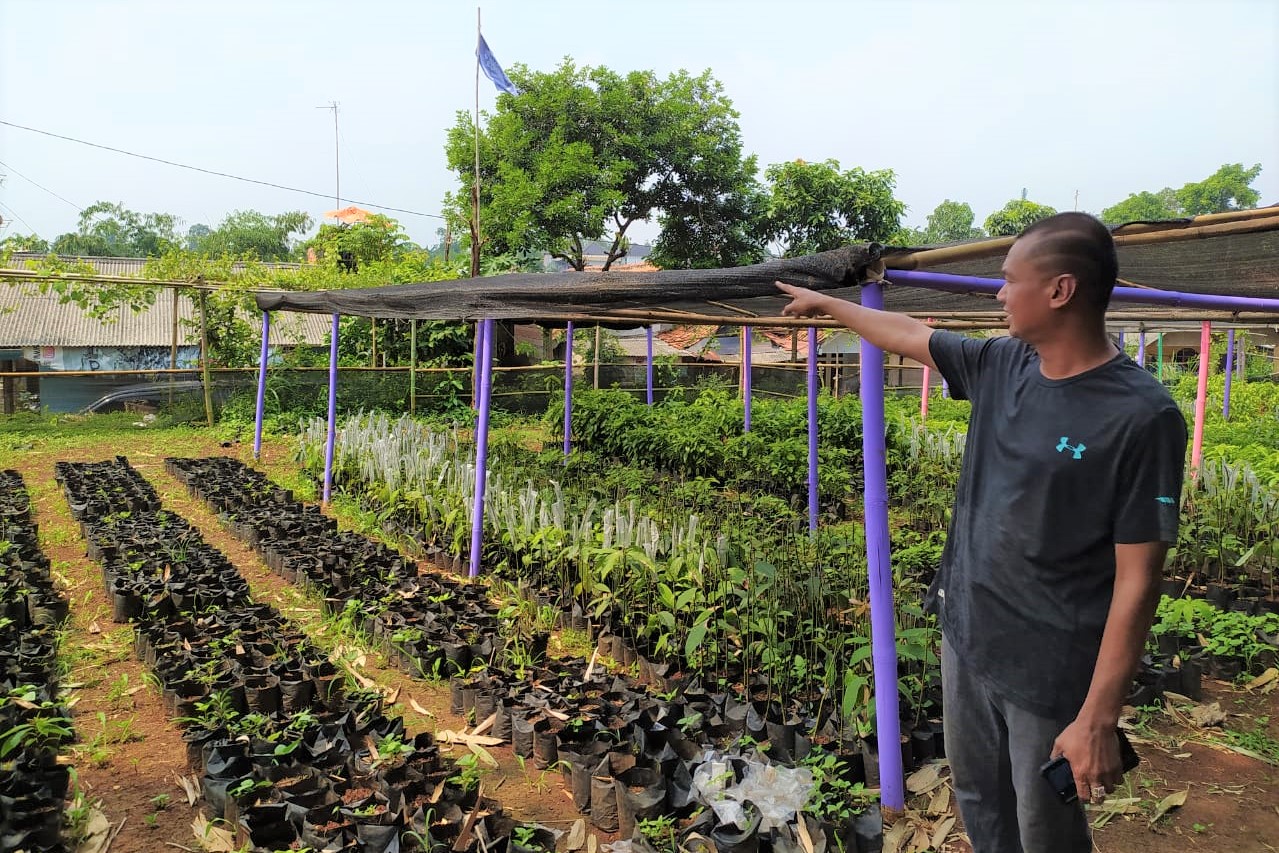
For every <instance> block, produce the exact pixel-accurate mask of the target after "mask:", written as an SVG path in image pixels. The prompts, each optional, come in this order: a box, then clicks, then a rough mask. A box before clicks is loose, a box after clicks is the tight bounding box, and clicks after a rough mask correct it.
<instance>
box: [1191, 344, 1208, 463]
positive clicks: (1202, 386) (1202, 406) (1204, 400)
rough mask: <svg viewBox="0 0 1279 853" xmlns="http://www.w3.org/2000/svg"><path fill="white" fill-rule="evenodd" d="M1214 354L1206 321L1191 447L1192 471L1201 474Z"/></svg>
mask: <svg viewBox="0 0 1279 853" xmlns="http://www.w3.org/2000/svg"><path fill="white" fill-rule="evenodd" d="M1211 352H1212V323H1210V322H1208V321H1207V320H1204V322H1203V326H1202V327H1201V328H1200V330H1199V389H1198V391H1197V393H1196V394H1195V437H1194V441H1193V442H1192V444H1191V446H1190V471H1191V474H1192V476H1193V475H1197V474H1198V473H1199V465H1200V463H1201V462H1203V454H1204V414H1205V411H1206V409H1207V406H1208V368H1209V364H1208V359H1209V357H1210V354H1211Z"/></svg>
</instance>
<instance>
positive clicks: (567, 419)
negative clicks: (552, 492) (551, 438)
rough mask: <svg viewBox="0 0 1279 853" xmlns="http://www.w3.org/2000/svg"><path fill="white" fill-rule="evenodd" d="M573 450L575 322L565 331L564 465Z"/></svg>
mask: <svg viewBox="0 0 1279 853" xmlns="http://www.w3.org/2000/svg"><path fill="white" fill-rule="evenodd" d="M572 449H573V321H572V320H569V321H568V325H567V326H566V327H565V330H564V464H566V465H567V464H568V454H569V452H570V451H571V450H572Z"/></svg>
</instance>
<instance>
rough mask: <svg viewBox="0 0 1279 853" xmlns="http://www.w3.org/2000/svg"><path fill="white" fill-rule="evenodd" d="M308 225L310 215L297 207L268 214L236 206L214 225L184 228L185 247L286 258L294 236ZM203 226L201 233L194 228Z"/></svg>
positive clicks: (264, 258) (293, 247)
mask: <svg viewBox="0 0 1279 853" xmlns="http://www.w3.org/2000/svg"><path fill="white" fill-rule="evenodd" d="M310 227H311V217H310V216H308V215H307V214H306V213H303V212H302V211H300V210H290V211H287V212H285V213H279V214H276V215H275V216H268V215H267V214H265V213H259V212H258V211H256V210H237V211H235V212H234V213H231V214H229V215H228V216H227V217H226V219H223V220H222V222H221V224H220V225H218V227H217V228H214V229H212V230H209V229H208V228H205V227H204V226H193V227H192V228H190V229H189V230H188V231H187V239H188V247H189V248H191V249H193V250H195V251H197V252H202V253H204V254H207V255H211V256H214V257H217V256H220V255H234V256H237V257H239V256H242V255H249V256H251V257H253V258H256V259H257V260H259V261H286V260H288V259H289V258H291V257H292V256H293V254H294V251H295V250H296V248H297V246H296V238H297V237H298V236H299V235H301V234H304V233H306V231H307V229H309V228H310ZM199 228H203V229H204V232H205V233H203V234H201V233H200V232H199V231H197V229H199Z"/></svg>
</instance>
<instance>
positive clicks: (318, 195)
mask: <svg viewBox="0 0 1279 853" xmlns="http://www.w3.org/2000/svg"><path fill="white" fill-rule="evenodd" d="M0 124H2V125H4V126H6V127H12V128H16V129H18V130H25V131H28V132H29V133H38V134H40V135H41V136H50V137H53V138H54V139H62V140H65V141H67V142H75V143H77V144H79V145H87V146H89V147H90V148H100V149H102V150H103V151H111V152H114V153H116V154H124V155H127V156H129V157H137V158H138V159H139V160H150V161H152V162H154V163H163V164H164V165H166V166H175V167H177V168H179V169H189V170H190V171H192V172H202V173H204V174H206V175H214V176H216V177H219V178H230V179H231V180H233V181H243V182H244V183H246V184H257V185H258V186H263V187H271V188H272V189H277V190H284V191H286V192H291V193H301V194H302V195H309V196H315V197H316V198H324V199H328V198H332V196H331V195H329V194H328V193H318V192H314V191H313V190H304V189H300V188H298V187H287V186H285V185H284V184H275V183H272V182H271V181H259V180H257V179H255V178H245V177H241V176H240V175H232V174H230V173H229V172H218V171H216V170H214V169H202V168H200V167H199V166H189V165H187V164H186V163H175V162H174V161H172V160H165V159H164V158H162V157H151V156H149V155H147V154H138V153H137V152H136V151H125V150H124V149H123V148H112V147H111V146H110V145H99V144H98V143H96V142H88V141H87V140H84V139H76V138H75V137H74V136H63V135H62V134H60V133H52V132H50V131H48V130H40V129H39V128H35V127H27V126H26V125H21V124H14V123H13V122H11V121H4V120H3V119H0ZM347 201H349V202H350V203H351V204H354V205H359V206H361V207H375V208H377V209H378V210H390V211H394V212H395V213H407V214H410V215H412V216H427V217H430V218H431V219H445V217H443V216H441V215H439V214H438V213H423V212H422V211H420V210H406V209H405V208H402V207H391V206H390V205H386V204H374V203H373V202H371V201H354V200H352V199H347Z"/></svg>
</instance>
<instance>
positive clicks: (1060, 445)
mask: <svg viewBox="0 0 1279 853" xmlns="http://www.w3.org/2000/svg"><path fill="white" fill-rule="evenodd" d="M1087 449H1088V447H1087V446H1086V445H1085V444H1083V443H1082V442H1080V443H1079V444H1077V445H1072V444H1071V443H1070V436H1068V435H1063V436H1062V437H1061V441H1059V442H1057V452H1058V453H1065V452H1066V451H1067V450H1069V451H1070V452H1071V453H1073V454H1075V458H1076V459H1083V458H1084V451H1085V450H1087Z"/></svg>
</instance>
